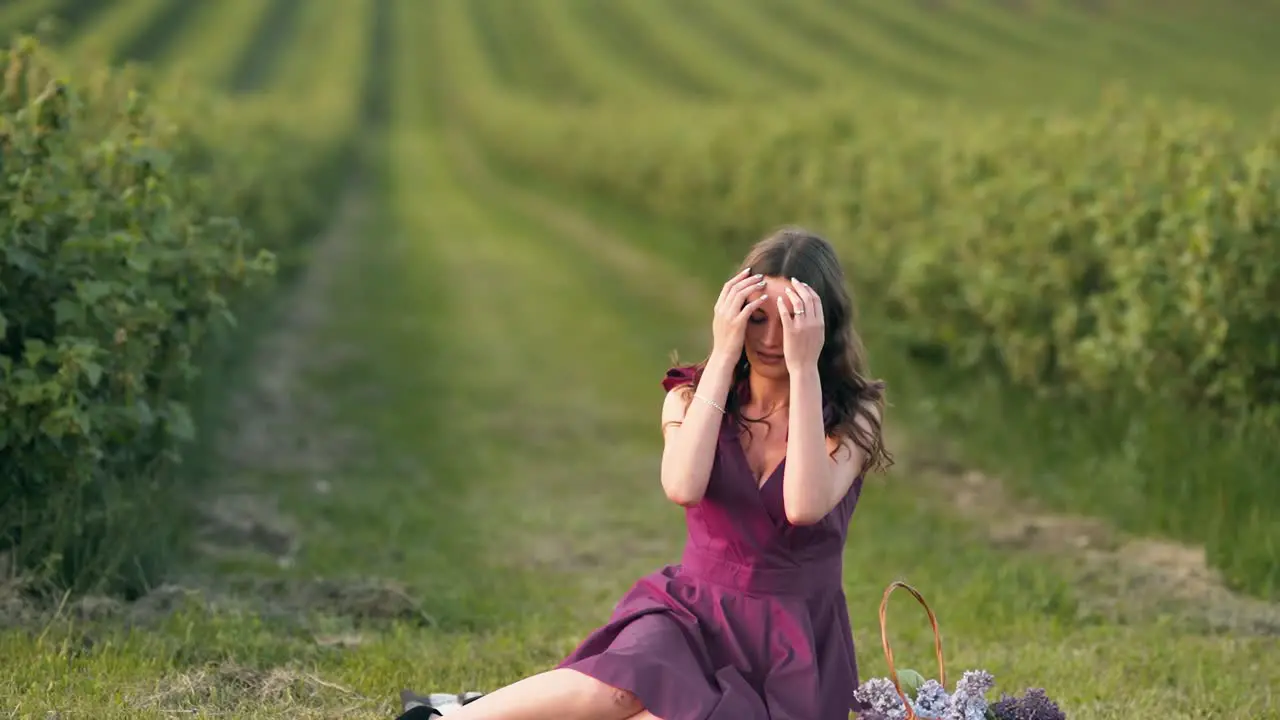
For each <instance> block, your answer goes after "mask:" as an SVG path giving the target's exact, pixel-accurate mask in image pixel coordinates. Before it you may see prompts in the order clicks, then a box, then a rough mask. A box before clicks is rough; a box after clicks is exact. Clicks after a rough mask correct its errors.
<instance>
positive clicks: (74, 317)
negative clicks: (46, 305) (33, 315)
mask: <svg viewBox="0 0 1280 720" xmlns="http://www.w3.org/2000/svg"><path fill="white" fill-rule="evenodd" d="M53 317H54V320H55V321H56V322H57V323H58V325H83V324H84V318H85V313H84V305H82V304H80V303H79V302H77V301H75V300H72V299H71V298H61V299H59V300H58V301H56V302H54V304H53Z"/></svg>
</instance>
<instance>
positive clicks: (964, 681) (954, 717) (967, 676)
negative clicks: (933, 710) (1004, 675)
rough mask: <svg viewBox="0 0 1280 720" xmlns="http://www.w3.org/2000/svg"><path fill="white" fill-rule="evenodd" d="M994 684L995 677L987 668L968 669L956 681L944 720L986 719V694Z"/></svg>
mask: <svg viewBox="0 0 1280 720" xmlns="http://www.w3.org/2000/svg"><path fill="white" fill-rule="evenodd" d="M994 685H995V678H994V677H992V676H991V673H989V672H987V671H986V670H966V671H965V672H964V675H963V676H961V678H960V681H959V682H957V683H956V692H955V694H954V695H952V696H951V706H950V707H949V708H948V709H947V713H946V715H945V716H944V720H985V718H986V714H987V698H986V694H987V691H988V690H990V689H991V688H992V686H994Z"/></svg>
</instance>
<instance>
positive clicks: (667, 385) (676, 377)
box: [662, 365, 699, 392]
mask: <svg viewBox="0 0 1280 720" xmlns="http://www.w3.org/2000/svg"><path fill="white" fill-rule="evenodd" d="M698 375H699V372H698V368H697V367H696V366H694V365H677V366H675V367H673V368H670V369H668V370H667V374H666V376H665V377H663V378H662V389H663V390H666V391H667V392H671V391H672V390H674V389H675V388H678V387H680V386H681V385H694V384H697V382H698Z"/></svg>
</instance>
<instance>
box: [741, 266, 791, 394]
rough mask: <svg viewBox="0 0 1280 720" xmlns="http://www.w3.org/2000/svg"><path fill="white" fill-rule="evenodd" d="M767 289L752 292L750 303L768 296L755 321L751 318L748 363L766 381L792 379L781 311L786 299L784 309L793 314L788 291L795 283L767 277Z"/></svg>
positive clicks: (747, 339)
mask: <svg viewBox="0 0 1280 720" xmlns="http://www.w3.org/2000/svg"><path fill="white" fill-rule="evenodd" d="M764 280H765V286H764V287H763V288H759V289H758V290H756V291H755V292H752V293H751V295H750V296H748V297H747V302H750V301H752V300H755V299H756V298H758V297H760V294H761V293H764V294H766V295H768V296H769V297H768V299H766V300H765V301H764V302H763V303H761V304H760V307H758V308H756V310H755V312H753V313H752V314H751V317H749V318H747V329H746V333H745V338H744V340H743V346H744V349H745V350H746V353H747V362H749V363H751V368H752V370H754V371H755V372H756V373H758V374H760V375H761V376H762V377H766V378H771V379H784V378H786V377H787V376H788V373H787V364H786V358H785V356H784V355H783V344H782V317H781V316H780V315H779V311H778V298H783V306H784V307H786V308H787V312H791V300H790V299H789V298H787V296H786V291H787V288H789V287H791V281H790V280H788V279H784V278H780V277H767V278H765V279H764Z"/></svg>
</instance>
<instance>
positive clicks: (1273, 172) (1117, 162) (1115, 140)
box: [468, 96, 1280, 410]
mask: <svg viewBox="0 0 1280 720" xmlns="http://www.w3.org/2000/svg"><path fill="white" fill-rule="evenodd" d="M481 97H482V98H483V96H481ZM896 110H897V112H890V111H889V110H887V109H883V108H882V109H880V110H872V111H856V110H851V109H849V108H844V107H840V106H839V105H835V106H834V107H827V108H822V107H821V106H819V107H809V108H807V111H806V112H804V113H797V112H779V113H771V112H770V111H769V109H768V108H764V109H760V108H754V107H751V108H741V109H738V108H733V109H722V110H717V111H709V112H706V113H699V114H696V115H692V116H689V115H685V114H684V113H678V112H676V113H672V116H671V117H670V118H669V119H667V120H664V116H663V115H662V114H661V113H660V112H656V111H655V112H645V113H639V112H630V111H628V112H617V111H614V110H613V109H605V110H600V111H595V112H581V111H576V110H575V111H574V112H573V113H563V114H561V113H547V112H539V111H537V110H533V109H529V108H525V110H524V112H520V111H519V110H518V109H516V107H515V106H514V105H512V106H508V107H506V108H504V109H503V110H501V111H500V110H499V109H498V108H496V107H492V106H489V105H486V104H484V103H479V104H478V106H477V107H476V108H475V109H474V111H473V112H471V113H469V114H468V122H469V123H470V124H472V125H473V126H474V127H476V129H477V130H479V131H481V132H482V133H484V139H485V142H486V144H487V145H489V146H490V147H491V148H492V149H494V150H495V151H497V152H498V153H499V154H501V155H502V156H503V157H506V158H508V159H511V160H516V161H518V162H520V163H522V164H525V165H528V166H531V167H534V168H536V169H537V170H538V171H539V172H541V173H544V174H545V175H547V176H550V177H555V178H558V179H560V180H562V181H568V182H572V183H573V184H575V185H580V186H582V187H591V188H597V189H602V190H604V191H606V192H609V193H611V194H614V195H617V196H620V197H624V198H626V199H627V200H628V201H630V202H633V203H636V204H638V205H640V206H642V207H643V208H645V209H646V210H649V211H655V212H658V213H660V214H662V215H664V216H668V217H672V218H676V219H679V220H681V221H683V222H686V223H689V224H691V225H693V226H695V227H698V228H700V229H702V230H703V231H705V232H706V233H707V235H708V237H709V238H712V239H715V238H719V239H722V240H730V241H732V242H733V243H734V245H735V246H740V245H741V244H742V243H744V242H746V241H748V240H749V239H750V238H752V237H755V236H757V235H759V234H760V233H761V232H763V230H762V229H765V228H769V227H772V226H774V225H777V224H779V223H781V222H791V221H795V222H802V223H806V224H811V225H814V226H816V227H819V228H821V229H822V230H823V231H824V232H827V233H829V234H830V235H831V236H832V237H833V239H836V240H837V241H840V242H844V243H845V246H846V249H847V250H848V257H850V258H851V262H852V268H851V272H852V273H853V275H854V276H855V277H856V279H857V283H858V286H859V289H860V293H861V294H862V295H863V296H865V297H874V298H875V299H876V302H877V303H878V304H880V305H881V306H882V307H883V308H884V309H886V310H887V311H889V312H891V313H892V317H893V318H894V319H895V320H897V321H898V322H896V323H895V326H894V327H896V328H897V329H898V330H899V331H900V332H901V333H902V336H903V338H904V339H906V340H909V341H910V342H912V343H915V344H920V345H929V346H933V347H934V348H935V349H940V350H944V351H945V352H946V353H947V356H948V357H949V358H950V360H951V361H952V362H954V363H958V364H960V365H963V366H969V367H987V368H990V367H993V366H995V367H998V368H999V369H1000V370H1001V371H1002V372H1004V373H1006V374H1008V376H1010V377H1011V378H1012V379H1013V380H1014V381H1016V382H1018V383H1022V384H1025V385H1027V386H1029V387H1036V388H1044V387H1052V388H1054V389H1055V390H1057V391H1067V392H1071V393H1074V394H1078V395H1081V396H1092V395H1095V394H1097V393H1119V394H1125V395H1128V394H1133V393H1160V394H1171V395H1176V396H1178V397H1180V398H1181V399H1182V400H1183V401H1185V402H1187V403H1189V404H1191V405H1200V404H1202V403H1211V404H1213V405H1215V406H1219V407H1226V408H1229V409H1231V410H1243V409H1248V408H1256V407H1257V406H1258V405H1259V404H1262V405H1274V404H1275V403H1276V402H1277V401H1280V242H1277V240H1278V239H1280V194H1278V190H1277V188H1278V187H1280V131H1277V130H1270V131H1263V132H1259V133H1256V134H1245V133H1242V132H1241V131H1239V130H1238V129H1236V128H1233V127H1232V126H1231V125H1230V124H1229V123H1227V122H1225V121H1224V120H1223V119H1222V118H1220V117H1218V116H1216V115H1214V114H1211V113H1210V112H1208V111H1205V110H1195V109H1189V108H1182V109H1179V110H1178V111H1171V110H1170V108H1164V107H1155V106H1152V107H1144V108H1139V109H1135V108H1134V106H1133V105H1131V104H1125V103H1122V102H1121V101H1119V100H1117V101H1115V102H1114V103H1109V104H1106V105H1104V106H1101V107H1100V108H1099V109H1098V110H1097V111H1096V112H1095V113H1093V114H1089V115H1076V116H1052V117H1036V116H1024V117H1006V116H999V117H988V118H981V117H974V116H973V115H972V114H968V115H966V116H964V117H963V118H960V117H959V116H958V115H956V114H955V113H948V112H946V111H938V110H936V109H930V110H924V109H921V110H915V109H913V108H911V107H909V106H906V107H902V108H896ZM513 111H514V112H515V113H516V114H515V117H517V118H519V119H518V120H515V121H514V124H513V118H511V116H510V115H507V113H508V112H513ZM513 126H514V127H518V128H519V131H518V132H514V131H512V129H511V128H512V127H513Z"/></svg>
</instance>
